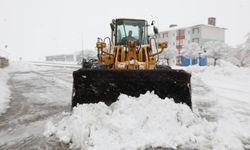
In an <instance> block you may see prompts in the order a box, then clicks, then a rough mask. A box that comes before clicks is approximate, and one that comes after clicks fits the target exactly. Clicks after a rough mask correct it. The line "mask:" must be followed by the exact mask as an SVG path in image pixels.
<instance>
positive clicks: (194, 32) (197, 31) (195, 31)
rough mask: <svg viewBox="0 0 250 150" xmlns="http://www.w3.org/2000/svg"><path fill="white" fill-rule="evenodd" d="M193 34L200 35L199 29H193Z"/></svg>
mask: <svg viewBox="0 0 250 150" xmlns="http://www.w3.org/2000/svg"><path fill="white" fill-rule="evenodd" d="M192 31H193V34H197V33H200V28H193V30H192Z"/></svg>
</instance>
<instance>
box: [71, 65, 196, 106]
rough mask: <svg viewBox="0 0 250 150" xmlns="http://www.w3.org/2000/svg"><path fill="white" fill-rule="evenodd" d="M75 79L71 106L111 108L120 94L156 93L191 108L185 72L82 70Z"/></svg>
mask: <svg viewBox="0 0 250 150" xmlns="http://www.w3.org/2000/svg"><path fill="white" fill-rule="evenodd" d="M73 78H74V81H73V94H72V107H74V106H76V105H77V104H83V103H98V102H100V101H102V102H105V103H106V104H107V105H110V104H112V103H113V102H115V101H117V98H118V96H119V95H120V94H121V93H123V94H127V95H129V96H135V97H138V96H139V95H140V94H145V93H146V92H147V91H154V93H155V94H157V95H158V96H159V97H160V98H165V97H168V98H173V99H174V101H175V102H176V103H185V104H187V105H188V106H189V107H190V108H192V102H191V83H190V79H191V74H189V73H187V72H185V71H183V70H174V69H168V70H164V69H162V70H161V69H159V70H157V69H156V70H112V69H101V70H98V69H96V70H93V69H79V70H77V71H74V73H73Z"/></svg>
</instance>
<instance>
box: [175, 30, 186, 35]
mask: <svg viewBox="0 0 250 150" xmlns="http://www.w3.org/2000/svg"><path fill="white" fill-rule="evenodd" d="M184 33H185V31H184V30H178V31H177V35H184Z"/></svg>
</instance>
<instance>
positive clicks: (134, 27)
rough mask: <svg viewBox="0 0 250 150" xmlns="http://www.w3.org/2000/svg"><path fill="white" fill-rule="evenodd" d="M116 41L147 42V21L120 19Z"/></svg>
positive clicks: (117, 42) (119, 42)
mask: <svg viewBox="0 0 250 150" xmlns="http://www.w3.org/2000/svg"><path fill="white" fill-rule="evenodd" d="M115 40H116V41H115V43H116V44H118V45H119V44H121V45H124V44H126V41H128V40H133V41H139V43H140V44H145V43H146V42H147V26H146V24H145V21H133V20H119V21H118V22H117V24H116V37H115Z"/></svg>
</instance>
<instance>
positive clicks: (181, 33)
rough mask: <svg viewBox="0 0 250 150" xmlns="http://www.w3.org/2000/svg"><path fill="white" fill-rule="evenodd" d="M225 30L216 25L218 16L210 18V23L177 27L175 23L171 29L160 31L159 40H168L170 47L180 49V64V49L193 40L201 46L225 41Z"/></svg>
mask: <svg viewBox="0 0 250 150" xmlns="http://www.w3.org/2000/svg"><path fill="white" fill-rule="evenodd" d="M225 30H226V28H221V27H217V26H216V18H214V17H210V18H208V24H207V25H205V24H198V25H193V26H189V27H180V28H179V27H177V25H175V24H173V25H170V26H169V30H167V31H163V32H160V33H159V35H158V37H157V38H158V41H159V42H163V41H167V42H168V46H169V47H172V46H174V47H176V49H177V50H178V58H177V64H180V63H181V62H180V51H181V49H182V48H183V47H184V46H185V45H188V44H190V43H191V42H196V43H198V44H199V45H200V46H201V48H202V46H203V44H204V43H206V42H208V41H220V42H223V43H224V42H225Z"/></svg>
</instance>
